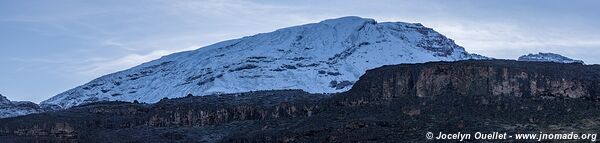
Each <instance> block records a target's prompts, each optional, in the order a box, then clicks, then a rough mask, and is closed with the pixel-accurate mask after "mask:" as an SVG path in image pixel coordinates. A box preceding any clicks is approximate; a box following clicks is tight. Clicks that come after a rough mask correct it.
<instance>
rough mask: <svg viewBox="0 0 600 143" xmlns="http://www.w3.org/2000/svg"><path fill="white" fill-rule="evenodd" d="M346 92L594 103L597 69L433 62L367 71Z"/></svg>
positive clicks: (599, 88)
mask: <svg viewBox="0 0 600 143" xmlns="http://www.w3.org/2000/svg"><path fill="white" fill-rule="evenodd" d="M360 79H361V80H359V82H357V83H356V86H354V87H353V88H352V89H351V91H350V92H349V93H352V94H363V95H370V96H378V97H375V98H379V97H381V98H394V97H398V96H419V97H428V96H438V95H444V94H458V95H469V96H480V95H493V96H517V97H550V98H555V97H569V98H586V99H593V100H597V99H598V96H600V66H584V65H581V64H559V63H542V62H531V63H527V62H516V61H503V60H488V61H459V62H454V63H447V62H435V63H425V64H403V65H396V66H383V67H381V68H377V69H373V70H369V71H368V72H367V73H366V74H365V75H364V76H362V77H361V78H360Z"/></svg>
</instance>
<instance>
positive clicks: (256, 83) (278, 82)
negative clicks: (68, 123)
mask: <svg viewBox="0 0 600 143" xmlns="http://www.w3.org/2000/svg"><path fill="white" fill-rule="evenodd" d="M486 58H487V57H483V56H479V55H472V54H469V53H468V52H466V51H465V49H464V48H463V47H461V46H459V45H456V44H455V43H454V41H453V40H451V39H448V38H446V37H445V36H443V35H441V34H440V33H438V32H436V31H434V30H432V29H431V28H427V27H424V26H423V25H421V24H418V23H403V22H381V23H378V22H376V21H375V20H373V19H366V18H360V17H342V18H337V19H329V20H325V21H322V22H319V23H311V24H306V25H300V26H294V27H289V28H283V29H279V30H276V31H273V32H269V33H262V34H257V35H253V36H248V37H243V38H240V39H234V40H227V41H223V42H219V43H216V44H213V45H209V46H206V47H202V48H199V49H197V50H192V51H186V52H180V53H175V54H170V55H167V56H163V57H161V58H160V59H157V60H153V61H151V62H147V63H144V64H141V65H139V66H136V67H133V68H131V69H128V70H124V71H120V72H116V73H113V74H109V75H105V76H102V77H100V78H97V79H94V80H92V81H90V82H89V83H87V84H84V85H81V86H79V87H76V88H73V89H71V90H68V91H65V92H63V93H61V94H59V95H56V96H54V97H52V98H50V99H48V100H46V101H43V102H42V103H41V104H42V106H45V107H52V108H69V107H72V106H76V105H80V104H83V103H89V102H97V101H105V100H110V101H114V100H120V101H133V100H138V101H140V102H149V103H152V102H157V101H159V100H160V99H162V98H164V97H168V98H174V97H181V96H185V95H187V94H188V93H191V94H193V95H207V94H214V93H235V92H245V91H255V90H272V89H302V90H305V91H308V92H312V93H333V92H342V91H346V90H348V89H350V87H351V85H352V84H354V82H355V81H356V80H358V78H359V76H361V75H362V74H363V73H364V72H365V71H366V70H367V69H372V68H375V67H379V66H382V65H390V64H400V63H422V62H428V61H454V60H464V59H486Z"/></svg>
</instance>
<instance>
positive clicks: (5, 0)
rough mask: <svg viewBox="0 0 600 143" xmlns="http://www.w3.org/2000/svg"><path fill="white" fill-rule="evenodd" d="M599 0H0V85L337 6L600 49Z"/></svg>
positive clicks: (60, 77)
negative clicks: (599, 26)
mask: <svg viewBox="0 0 600 143" xmlns="http://www.w3.org/2000/svg"><path fill="white" fill-rule="evenodd" d="M598 5H600V2H599V1H591V0H590V1H583V0H572V1H562V0H549V1H539V0H485V1H482V0H452V1H447V0H439V1H428V0H404V1H396V0H379V1H378V0H370V1H352V0H329V1H322V0H306V1H278V0H257V1H244V0H218V1H213V0H177V1H174V0H127V1H123V0H102V1H91V0H89V1H84V0H52V1H47V0H28V1H16V0H14V1H10V0H2V1H0V94H3V95H5V96H7V97H8V98H9V99H11V100H29V101H34V102H40V101H42V100H45V99H47V98H49V97H51V96H54V95H56V94H58V93H60V92H63V91H65V90H68V89H70V88H73V87H75V86H78V85H81V84H84V83H86V82H88V81H90V80H92V79H94V78H96V77H99V76H101V75H105V74H108V73H112V72H115V71H119V70H123V69H127V68H128V67H132V66H135V65H137V64H140V63H143V62H146V61H149V60H152V59H156V58H159V57H160V56H162V55H166V54H169V53H173V52H178V51H185V50H192V49H196V48H200V47H202V46H206V45H209V44H212V43H215V42H219V41H223V40H227V39H233V38H239V37H242V36H249V35H253V34H256V33H265V32H270V31H273V30H276V29H279V28H283V27H288V26H294V25H299V24H305V23H312V22H318V21H321V20H323V19H328V18H336V17H342V16H349V15H354V16H361V17H366V18H373V19H375V20H377V21H403V22H415V23H422V24H423V25H425V26H428V27H431V28H433V29H434V30H436V31H438V32H440V33H442V34H444V35H446V36H448V37H449V38H452V39H454V40H455V41H456V42H457V43H458V44H459V45H462V46H464V47H465V48H466V49H467V51H469V52H472V53H478V54H482V55H486V56H491V57H495V58H509V59H514V58H517V57H518V56H520V55H523V54H527V53H534V52H555V53H559V54H563V55H566V56H568V57H572V58H575V59H582V60H584V61H585V62H586V63H592V64H598V63H600V58H596V57H597V56H598V55H600V35H599V34H598V33H599V32H600V28H598V25H600V10H599V9H598V8H597V6H598Z"/></svg>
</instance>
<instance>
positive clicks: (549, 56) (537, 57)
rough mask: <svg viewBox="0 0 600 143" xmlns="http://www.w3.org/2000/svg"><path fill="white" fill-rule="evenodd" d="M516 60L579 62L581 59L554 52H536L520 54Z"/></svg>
mask: <svg viewBox="0 0 600 143" xmlns="http://www.w3.org/2000/svg"><path fill="white" fill-rule="evenodd" d="M518 61H534V62H556V63H581V64H583V61H581V60H573V59H571V58H567V57H565V56H562V55H559V54H555V53H541V52H540V53H537V54H528V55H523V56H520V57H519V59H518Z"/></svg>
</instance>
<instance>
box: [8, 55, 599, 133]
mask: <svg viewBox="0 0 600 143" xmlns="http://www.w3.org/2000/svg"><path fill="white" fill-rule="evenodd" d="M599 87H600V66H597V65H593V66H590V65H581V64H558V63H548V62H517V61H505V60H489V61H461V62H450V63H449V62H435V63H425V64H403V65H395V66H384V67H381V68H377V69H373V70H369V71H368V72H367V73H366V74H365V75H363V76H362V77H361V78H360V80H359V81H358V82H357V83H356V84H355V85H354V86H353V88H352V89H351V90H350V91H348V92H345V93H339V94H335V95H332V96H331V95H321V94H308V93H305V92H302V91H296V90H284V91H261V92H250V93H240V94H227V95H212V96H202V97H191V96H190V97H185V98H178V99H165V100H162V101H161V102H159V103H156V104H135V103H127V102H102V103H93V104H88V105H83V106H78V107H75V108H72V109H69V110H65V111H57V112H47V113H41V114H34V115H28V116H22V117H16V118H8V119H0V140H2V141H4V142H426V141H431V140H427V139H426V138H425V134H426V133H427V132H428V131H430V132H434V133H437V132H449V133H452V132H459V131H460V132H463V133H474V132H507V133H508V134H514V133H539V132H547V133H570V132H575V133H596V132H598V131H600V127H598V124H600V109H599V108H596V107H598V106H599V105H600V104H599V102H598V96H599V95H600V91H599V90H600V88H599ZM489 141H515V140H511V139H509V140H489ZM522 141H536V140H520V142H522ZM584 141H589V140H584Z"/></svg>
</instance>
